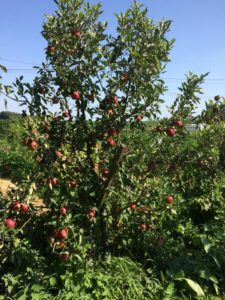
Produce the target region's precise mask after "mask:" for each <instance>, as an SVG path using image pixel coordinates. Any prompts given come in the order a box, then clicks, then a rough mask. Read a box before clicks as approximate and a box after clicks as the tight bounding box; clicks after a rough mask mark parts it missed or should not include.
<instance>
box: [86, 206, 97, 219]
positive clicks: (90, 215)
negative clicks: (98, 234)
mask: <svg viewBox="0 0 225 300" xmlns="http://www.w3.org/2000/svg"><path fill="white" fill-rule="evenodd" d="M95 214H96V210H95V209H94V208H90V209H89V211H88V217H89V218H90V219H92V218H94V217H95Z"/></svg>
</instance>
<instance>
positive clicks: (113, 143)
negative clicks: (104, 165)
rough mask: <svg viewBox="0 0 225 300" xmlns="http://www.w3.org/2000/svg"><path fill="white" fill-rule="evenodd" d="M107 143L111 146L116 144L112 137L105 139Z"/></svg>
mask: <svg viewBox="0 0 225 300" xmlns="http://www.w3.org/2000/svg"><path fill="white" fill-rule="evenodd" d="M107 144H108V145H109V146H111V147H114V146H115V145H116V142H115V141H114V140H113V139H112V138H109V139H108V140H107Z"/></svg>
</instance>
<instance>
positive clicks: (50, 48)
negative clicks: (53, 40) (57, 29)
mask: <svg viewBox="0 0 225 300" xmlns="http://www.w3.org/2000/svg"><path fill="white" fill-rule="evenodd" d="M48 52H49V53H50V54H54V53H55V47H54V46H52V45H49V46H48Z"/></svg>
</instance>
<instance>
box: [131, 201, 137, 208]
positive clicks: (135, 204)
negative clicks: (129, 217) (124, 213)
mask: <svg viewBox="0 0 225 300" xmlns="http://www.w3.org/2000/svg"><path fill="white" fill-rule="evenodd" d="M136 208H137V203H135V202H133V203H131V204H130V209H132V210H134V209H136Z"/></svg>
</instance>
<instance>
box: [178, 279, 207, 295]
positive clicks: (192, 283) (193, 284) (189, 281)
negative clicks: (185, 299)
mask: <svg viewBox="0 0 225 300" xmlns="http://www.w3.org/2000/svg"><path fill="white" fill-rule="evenodd" d="M175 280H179V281H186V283H187V284H188V285H189V287H190V288H191V289H192V290H193V291H194V292H195V293H196V295H197V296H205V293H204V291H203V289H202V288H201V286H200V285H199V284H198V283H197V282H195V281H194V280H192V279H189V278H177V279H175Z"/></svg>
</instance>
